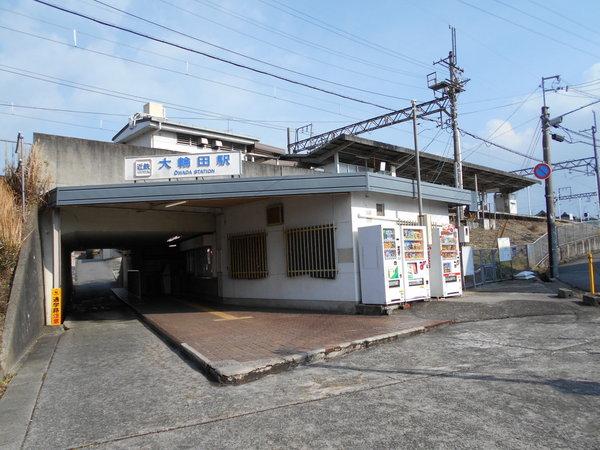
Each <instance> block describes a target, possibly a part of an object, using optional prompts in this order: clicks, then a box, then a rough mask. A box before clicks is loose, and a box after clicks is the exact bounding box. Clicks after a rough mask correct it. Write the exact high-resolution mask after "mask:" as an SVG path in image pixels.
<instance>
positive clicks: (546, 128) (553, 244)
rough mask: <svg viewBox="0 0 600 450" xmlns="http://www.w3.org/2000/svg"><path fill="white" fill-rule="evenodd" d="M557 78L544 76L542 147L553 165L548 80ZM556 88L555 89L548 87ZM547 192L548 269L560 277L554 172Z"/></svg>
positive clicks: (546, 183) (549, 180)
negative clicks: (547, 98)
mask: <svg viewBox="0 0 600 450" xmlns="http://www.w3.org/2000/svg"><path fill="white" fill-rule="evenodd" d="M548 80H556V81H558V82H560V76H559V75H554V76H551V77H542V86H541V87H542V97H543V99H544V106H542V114H541V120H542V148H543V152H544V155H543V159H544V162H545V163H546V164H548V165H549V166H550V167H552V149H551V145H550V140H551V137H550V123H549V122H550V113H549V111H548V106H546V85H545V83H546V81H548ZM548 90H555V89H548ZM544 185H545V192H546V225H547V231H548V269H549V276H550V278H551V279H554V278H558V263H559V255H558V242H557V235H556V215H555V212H554V190H553V183H552V172H550V176H549V177H548V178H546V180H545V182H544Z"/></svg>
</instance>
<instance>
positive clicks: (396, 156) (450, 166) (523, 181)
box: [282, 134, 538, 193]
mask: <svg viewBox="0 0 600 450" xmlns="http://www.w3.org/2000/svg"><path fill="white" fill-rule="evenodd" d="M336 151H337V152H338V154H339V159H340V162H342V163H346V164H352V165H356V166H365V165H367V166H368V167H371V168H375V169H377V168H378V167H379V162H380V161H386V162H389V163H391V164H394V165H396V167H397V170H396V174H397V176H398V177H402V178H409V179H412V178H414V177H415V170H416V168H415V160H414V153H415V152H414V150H413V149H410V148H406V147H400V146H397V145H392V144H386V143H384V142H378V141H373V140H370V139H364V138H361V137H358V136H354V135H347V134H343V135H341V136H338V137H337V138H336V139H334V140H332V141H330V142H328V143H326V144H324V145H323V146H321V147H319V148H317V149H315V150H313V151H311V152H309V153H303V154H301V153H298V154H288V155H285V156H282V159H288V160H294V161H298V162H301V163H306V164H314V165H322V164H323V163H324V162H325V161H327V160H328V159H330V158H333V155H334V153H335V152H336ZM420 162H421V179H422V181H426V182H430V183H436V184H443V185H446V186H454V160H453V159H450V158H444V157H443V156H438V155H434V154H431V153H426V152H421V157H420ZM475 175H477V185H478V190H479V191H480V192H481V191H487V192H503V193H511V192H516V191H519V190H521V189H524V188H526V187H528V186H531V185H534V184H537V183H538V181H537V180H534V179H532V178H527V177H523V176H520V175H515V174H512V173H508V172H504V171H502V170H497V169H492V168H490V167H485V166H480V165H477V164H472V163H467V162H463V184H464V188H465V189H469V190H472V191H474V190H475Z"/></svg>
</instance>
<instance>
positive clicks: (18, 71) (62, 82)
mask: <svg viewBox="0 0 600 450" xmlns="http://www.w3.org/2000/svg"><path fill="white" fill-rule="evenodd" d="M0 72H6V73H12V74H14V75H19V76H22V77H26V78H31V79H35V80H39V81H44V82H46V83H51V84H56V85H59V86H64V87H68V88H72V89H78V90H82V91H86V92H92V93H95V94H100V95H105V96H108V97H113V98H119V99H122V100H129V101H135V102H148V101H154V102H158V103H162V104H163V105H165V106H167V107H169V108H170V109H173V110H175V111H182V112H188V113H189V112H191V113H196V114H209V115H210V116H212V117H220V118H222V119H223V120H231V121H235V122H240V123H247V124H252V125H256V126H261V127H264V128H271V129H275V130H285V129H286V128H284V127H275V126H271V125H267V124H262V123H260V122H254V121H252V120H249V119H245V118H240V117H235V116H228V115H223V114H219V113H215V112H212V111H207V110H202V109H199V108H195V107H189V106H185V105H181V104H178V103H173V102H168V101H166V100H161V99H157V98H155V97H143V96H139V95H135V94H128V93H125V92H122V91H116V90H112V89H107V88H103V87H99V86H94V85H90V84H85V83H79V82H76V81H71V80H67V79H64V78H58V77H53V76H51V75H46V74H42V73H39V72H33V71H30V70H26V69H22V68H18V67H13V66H7V65H4V64H0Z"/></svg>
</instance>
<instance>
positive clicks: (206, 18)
mask: <svg viewBox="0 0 600 450" xmlns="http://www.w3.org/2000/svg"><path fill="white" fill-rule="evenodd" d="M159 1H160V2H162V3H164V4H166V5H169V6H171V7H172V8H175V9H178V10H180V11H183V12H185V13H187V14H191V15H192V16H194V17H198V18H199V19H202V20H204V21H207V22H210V23H212V24H215V25H217V26H220V27H222V28H225V29H226V30H229V31H233V32H234V33H237V34H240V35H242V36H245V37H249V38H250V39H253V40H255V41H258V42H261V43H263V44H266V45H269V46H271V47H274V48H277V49H280V50H283V51H285V52H287V53H293V54H295V55H299V56H301V57H303V58H306V59H309V60H312V61H316V62H317V63H319V64H323V65H326V66H330V67H334V68H337V69H341V70H344V71H347V72H350V73H353V74H357V75H360V76H363V77H368V78H370V79H376V80H380V81H384V82H386V83H392V84H395V85H398V86H405V87H411V88H415V89H423V90H426V89H427V88H426V87H423V86H415V85H411V84H406V83H400V82H397V81H393V80H389V79H387V78H381V77H379V76H376V75H374V74H373V73H370V74H369V73H365V72H361V71H359V70H355V69H352V68H349V67H345V66H340V65H338V64H334V63H332V62H330V61H323V60H322V59H319V58H315V57H314V56H310V55H306V54H304V53H300V52H298V51H295V50H292V49H290V48H286V47H283V46H281V45H278V44H276V43H274V42H271V41H268V40H265V39H261V38H259V37H257V36H256V35H254V34H250V33H246V32H243V31H240V30H238V29H236V28H234V27H231V26H229V25H225V24H223V23H220V22H218V21H216V20H214V19H210V18H208V17H204V16H202V15H200V14H198V13H196V12H195V11H192V10H190V9H186V8H183V7H181V6H179V5H177V4H175V3H172V2H170V1H168V0H159ZM285 34H286V35H287V33H285ZM323 47H324V46H323ZM325 48H328V47H325ZM328 51H329V52H330V53H333V54H335V55H340V53H339V52H336V51H334V50H328ZM341 56H342V57H344V58H348V59H350V60H351V61H354V62H358V63H361V64H364V65H367V66H369V67H370V68H371V69H372V68H373V67H378V68H381V69H382V70H387V71H389V72H392V73H395V74H404V73H405V72H404V71H401V70H397V69H394V68H390V67H387V66H382V65H380V64H377V63H374V62H372V61H366V60H363V59H361V58H358V57H356V56H353V55H349V54H346V53H341ZM417 77H418V78H420V79H422V78H423V77H422V76H421V75H418V76H417Z"/></svg>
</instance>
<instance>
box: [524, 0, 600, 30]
mask: <svg viewBox="0 0 600 450" xmlns="http://www.w3.org/2000/svg"><path fill="white" fill-rule="evenodd" d="M529 2H531V3H533V4H535V5H537V6H539V7H540V8H542V9H544V10H545V11H550V12H551V13H553V14H555V15H557V16H558V17H560V18H561V20H567V21H569V22H571V23H574V24H575V25H578V26H580V27H581V28H585V29H586V30H588V31H591V32H592V33H595V34H597V35H599V36H600V32H598V30H595V29H593V28H592V27H588V26H587V25H585V24H583V23H581V22H577V21H576V20H573V19H571V18H569V17H568V16H566V15H565V12H564V11H556V10H555V9H552V8H551V7H549V6H548V4H547V3H540V2H537V1H535V0H529Z"/></svg>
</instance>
